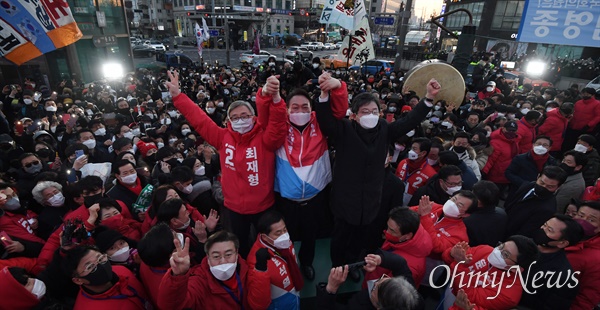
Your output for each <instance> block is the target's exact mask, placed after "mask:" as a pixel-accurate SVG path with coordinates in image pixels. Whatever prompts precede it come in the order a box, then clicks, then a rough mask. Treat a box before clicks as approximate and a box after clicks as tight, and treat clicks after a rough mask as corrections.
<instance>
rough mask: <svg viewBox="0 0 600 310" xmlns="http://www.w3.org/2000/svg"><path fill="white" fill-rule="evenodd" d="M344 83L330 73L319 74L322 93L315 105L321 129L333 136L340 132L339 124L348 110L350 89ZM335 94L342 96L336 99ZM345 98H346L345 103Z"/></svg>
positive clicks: (327, 134)
mask: <svg viewBox="0 0 600 310" xmlns="http://www.w3.org/2000/svg"><path fill="white" fill-rule="evenodd" d="M342 83H343V82H341V81H340V80H338V79H334V78H332V77H331V76H330V75H329V73H323V74H321V76H319V86H320V87H321V95H320V96H319V97H318V98H317V99H316V100H315V104H314V107H315V111H316V113H317V121H318V122H319V127H320V128H321V131H322V132H323V133H324V134H325V135H326V136H329V137H332V138H335V137H336V136H338V135H339V134H340V133H339V132H337V130H338V129H340V128H341V126H339V125H341V122H342V121H343V118H344V116H345V115H346V111H347V110H348V104H347V102H348V89H347V88H346V87H345V85H346V84H345V83H343V84H342ZM342 86H343V87H342ZM334 96H338V97H339V96H342V98H341V99H340V98H336V99H335V100H334V99H333V97H334ZM344 98H345V99H344ZM343 100H346V101H345V102H346V103H345V105H344V102H343ZM333 105H335V107H334V106H333ZM341 109H343V111H344V113H343V115H341V113H340V111H341Z"/></svg>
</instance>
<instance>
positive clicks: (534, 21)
mask: <svg viewBox="0 0 600 310" xmlns="http://www.w3.org/2000/svg"><path fill="white" fill-rule="evenodd" d="M599 12H600V1H598V0H591V1H590V0H563V1H556V0H527V1H526V2H525V9H524V10H523V18H522V19H521V26H520V29H519V35H518V36H517V40H518V41H520V42H531V43H546V44H559V45H575V46H590V47H600V14H599Z"/></svg>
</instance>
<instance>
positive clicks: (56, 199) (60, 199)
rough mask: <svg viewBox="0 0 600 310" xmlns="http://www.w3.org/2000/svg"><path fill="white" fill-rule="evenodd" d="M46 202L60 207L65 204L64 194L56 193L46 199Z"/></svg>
mask: <svg viewBox="0 0 600 310" xmlns="http://www.w3.org/2000/svg"><path fill="white" fill-rule="evenodd" d="M48 204H50V205H51V206H53V207H60V206H62V205H63V204H65V196H63V194H62V193H57V194H56V195H54V196H52V197H50V198H49V199H48Z"/></svg>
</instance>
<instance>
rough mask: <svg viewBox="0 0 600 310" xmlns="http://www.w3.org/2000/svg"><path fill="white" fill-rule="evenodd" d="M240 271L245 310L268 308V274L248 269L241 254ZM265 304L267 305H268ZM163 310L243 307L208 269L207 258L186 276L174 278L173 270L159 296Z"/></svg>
mask: <svg viewBox="0 0 600 310" xmlns="http://www.w3.org/2000/svg"><path fill="white" fill-rule="evenodd" d="M237 261H238V263H237V264H238V269H237V271H236V274H238V275H239V276H240V281H241V283H242V287H243V298H242V299H243V300H242V302H243V305H244V309H246V310H247V309H266V307H267V306H268V305H269V304H270V303H271V291H270V288H269V282H270V279H269V275H268V274H267V273H266V272H260V271H256V270H253V269H249V268H248V264H247V263H246V261H245V260H244V259H243V258H242V257H241V256H239V255H238V260H237ZM265 305H266V306H265ZM158 307H159V308H160V309H170V310H180V309H222V310H226V309H227V310H233V309H241V308H242V307H241V306H240V305H239V304H238V303H237V302H236V301H235V300H234V299H233V298H232V297H231V295H229V293H227V291H226V290H225V289H224V287H223V286H222V285H221V281H219V280H217V279H216V278H215V277H214V276H213V275H212V273H211V272H210V270H209V266H208V260H207V258H206V257H205V258H204V259H203V260H202V263H201V264H200V265H196V266H194V267H192V268H191V269H190V270H189V271H188V272H187V273H186V274H184V275H179V276H174V275H173V273H172V272H171V269H169V270H168V271H167V273H166V274H165V275H164V277H163V279H162V281H161V282H160V289H159V293H158Z"/></svg>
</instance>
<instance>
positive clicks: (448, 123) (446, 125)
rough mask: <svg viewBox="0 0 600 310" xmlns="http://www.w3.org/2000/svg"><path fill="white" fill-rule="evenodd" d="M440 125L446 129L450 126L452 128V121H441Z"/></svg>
mask: <svg viewBox="0 0 600 310" xmlns="http://www.w3.org/2000/svg"><path fill="white" fill-rule="evenodd" d="M442 126H444V127H446V129H450V128H452V123H450V122H448V121H443V122H442Z"/></svg>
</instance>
